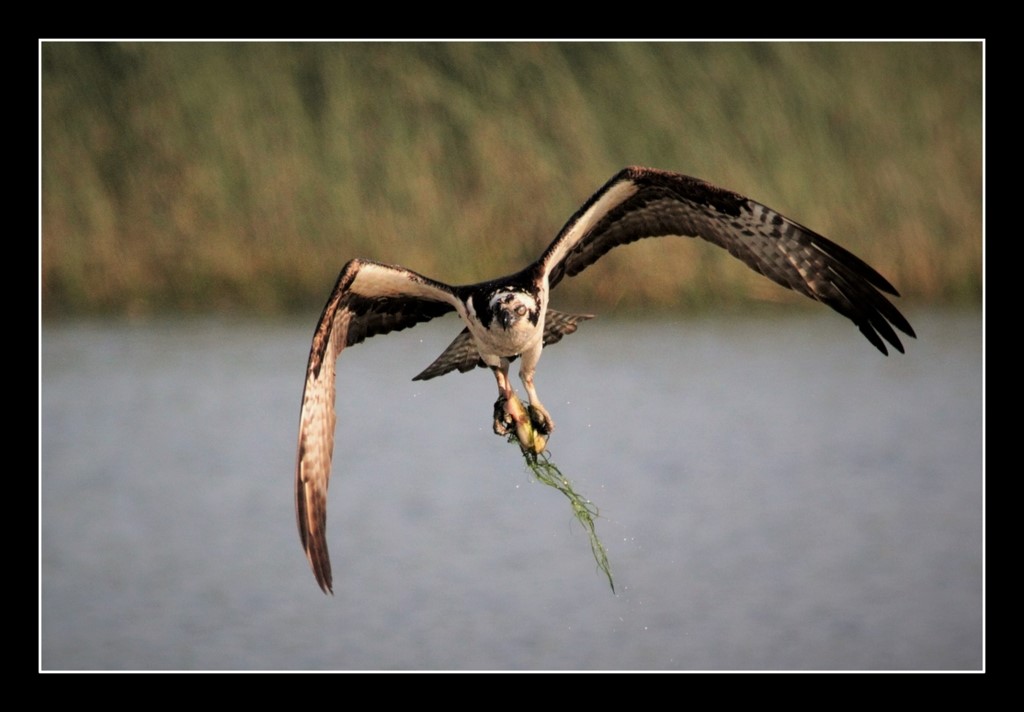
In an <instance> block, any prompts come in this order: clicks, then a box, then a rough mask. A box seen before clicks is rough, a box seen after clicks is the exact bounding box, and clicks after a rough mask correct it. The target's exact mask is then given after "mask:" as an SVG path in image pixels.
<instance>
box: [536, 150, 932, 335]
mask: <svg viewBox="0 0 1024 712" xmlns="http://www.w3.org/2000/svg"><path fill="white" fill-rule="evenodd" d="M671 235H675V236H681V237H699V238H701V239H704V240H707V241H708V242H711V243H713V244H716V245H718V246H719V247H722V248H724V249H725V250H727V251H728V252H729V254H731V255H732V256H733V257H736V258H737V259H739V260H741V261H742V262H744V263H745V264H746V265H747V266H748V267H750V268H751V269H753V270H754V271H756V272H758V273H760V274H762V275H764V276H765V277H767V278H768V279H770V280H772V281H773V282H776V283H777V284H780V285H782V286H783V287H786V288H788V289H792V290H794V291H796V292H799V293H801V294H803V295H805V296H807V297H810V298H811V299H814V300H817V301H819V302H822V303H824V304H826V305H828V306H829V307H831V308H832V309H834V310H836V311H837V312H839V313H840V314H842V315H843V316H845V317H847V318H849V319H850V320H852V321H853V322H854V324H856V325H857V326H858V328H859V329H860V331H861V333H863V334H864V336H865V337H867V339H868V341H870V342H871V343H872V344H873V345H874V346H875V347H876V348H878V349H879V350H880V351H881V352H882V353H884V354H887V353H888V351H887V349H886V347H885V342H886V341H887V342H889V344H891V345H892V346H893V347H894V348H896V349H897V350H899V351H901V352H902V351H903V345H902V344H901V343H900V340H899V337H898V336H897V334H896V332H895V330H894V329H893V328H892V327H893V326H895V327H896V329H899V330H900V331H902V332H903V333H904V334H907V335H908V336H915V334H914V330H913V328H911V326H910V323H909V322H908V321H907V320H906V319H905V318H904V317H903V315H902V314H901V313H900V312H899V311H898V310H897V309H896V307H894V306H893V305H892V303H891V302H889V300H888V299H886V298H885V296H884V295H883V294H882V293H883V292H884V293H886V294H891V295H893V296H899V293H898V292H897V291H896V289H895V288H894V287H893V286H892V285H891V284H890V283H889V282H888V281H887V280H886V279H885V278H884V277H883V276H882V275H880V274H879V273H878V272H877V271H876V270H875V269H874V268H872V267H871V266H870V265H868V264H867V263H866V262H864V261H863V260H861V259H860V258H859V257H857V256H855V255H854V254H852V253H851V252H849V251H847V250H845V249H843V248H842V247H840V246H839V245H837V244H835V243H834V242H832V241H831V240H828V239H827V238H825V237H823V236H822V235H819V234H818V233H816V232H814V231H813V230H809V229H808V228H806V227H804V226H803V225H800V224H799V223H797V222H794V221H792V220H790V219H789V218H787V217H785V216H783V215H781V214H779V213H777V212H776V211H774V210H772V209H771V208H769V207H767V206H765V205H762V204H761V203H758V202H755V201H753V200H751V199H749V198H746V197H744V196H742V195H740V194H738V193H734V192H732V191H729V190H725V189H723V188H718V187H716V186H714V185H711V184H710V183H706V182H704V181H702V180H699V179H697V178H691V177H689V176H684V175H681V174H679V173H669V172H666V171H659V170H654V169H651V168H638V167H632V168H625V169H623V170H622V171H620V172H619V173H617V174H616V175H615V176H613V177H612V178H611V180H609V181H608V182H607V183H606V184H605V185H604V186H603V187H602V188H601V189H600V190H599V191H597V193H595V194H594V195H593V196H592V197H591V198H590V199H589V200H588V201H587V202H586V203H584V204H583V206H582V207H581V208H580V209H579V210H578V211H577V212H576V214H574V215H573V216H572V217H571V218H570V219H569V221H568V222H567V223H566V224H565V227H563V228H562V230H561V232H559V234H558V237H556V238H555V240H554V242H552V243H551V245H550V246H549V247H548V248H547V250H545V252H544V254H543V255H542V256H541V258H540V260H539V261H538V265H539V268H540V270H541V271H542V272H544V273H546V274H547V276H548V283H549V284H550V286H551V287H552V288H554V287H555V285H557V284H558V283H559V282H561V281H562V279H563V278H564V277H566V276H569V277H572V276H574V275H577V274H579V273H580V272H582V271H583V270H584V269H586V268H587V267H589V266H590V265H592V264H594V262H596V261H597V260H598V259H600V258H601V257H602V256H603V255H605V254H607V253H608V251H609V250H611V249H613V248H615V247H618V246H620V245H626V244H629V243H631V242H635V241H637V240H641V239H644V238H647V237H664V236H671ZM883 339H884V341H883Z"/></svg>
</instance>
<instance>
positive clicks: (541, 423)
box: [529, 404, 555, 435]
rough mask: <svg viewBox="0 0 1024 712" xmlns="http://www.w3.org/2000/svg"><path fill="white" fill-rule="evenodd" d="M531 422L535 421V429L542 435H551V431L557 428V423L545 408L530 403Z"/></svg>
mask: <svg viewBox="0 0 1024 712" xmlns="http://www.w3.org/2000/svg"><path fill="white" fill-rule="evenodd" d="M529 411H530V422H531V423H533V429H534V430H536V431H537V432H538V433H540V434H541V435H550V434H551V431H552V430H554V429H555V423H554V421H553V420H551V416H550V415H548V412H547V411H546V410H544V409H543V408H541V407H539V406H535V405H532V404H531V405H530V408H529Z"/></svg>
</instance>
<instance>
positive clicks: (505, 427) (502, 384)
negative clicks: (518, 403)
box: [491, 359, 516, 437]
mask: <svg viewBox="0 0 1024 712" xmlns="http://www.w3.org/2000/svg"><path fill="white" fill-rule="evenodd" d="M491 371H493V372H494V378H495V379H496V380H497V381H498V400H496V401H495V402H494V433H495V434H496V435H501V436H502V437H504V436H506V435H508V434H509V433H511V432H512V431H513V430H514V429H515V424H516V422H515V418H514V417H513V415H512V413H510V412H509V408H508V402H509V400H511V399H512V398H515V393H513V392H512V384H511V383H509V380H508V361H507V360H505V359H502V363H501V364H500V365H498V366H491Z"/></svg>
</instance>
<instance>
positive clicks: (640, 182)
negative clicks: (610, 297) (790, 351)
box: [295, 167, 915, 593]
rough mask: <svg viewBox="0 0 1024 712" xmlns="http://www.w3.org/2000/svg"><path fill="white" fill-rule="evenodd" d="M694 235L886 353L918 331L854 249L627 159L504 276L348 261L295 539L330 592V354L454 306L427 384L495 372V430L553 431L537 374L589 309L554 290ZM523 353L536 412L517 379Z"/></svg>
mask: <svg viewBox="0 0 1024 712" xmlns="http://www.w3.org/2000/svg"><path fill="white" fill-rule="evenodd" d="M667 236H680V237H699V238H702V239H704V240H707V241H708V242H712V243H714V244H716V245H718V246H719V247H723V248H725V249H726V250H728V251H729V254H731V255H732V256H733V257H736V258H737V259H739V260H742V261H743V262H744V263H745V264H746V265H747V266H748V267H750V268H751V269H753V270H755V271H756V272H759V273H761V274H762V275H764V276H765V277H767V278H769V279H771V280H772V281H774V282H777V283H778V284H781V285H782V286H783V287H787V288H789V289H792V290H794V291H797V292H799V293H801V294H804V295H806V296H808V297H810V298H811V299H814V300H817V301H819V302H822V303H824V304H826V305H828V306H829V307H831V308H832V309H834V310H836V311H837V312H839V313H840V314H842V315H843V316H845V317H847V318H848V319H850V320H851V321H852V322H853V323H854V324H856V325H857V328H859V329H860V332H861V333H862V334H863V335H864V336H865V337H867V339H868V341H870V342H871V343H872V344H873V345H874V346H875V347H876V348H877V349H878V350H879V351H881V352H882V353H883V354H886V355H887V354H888V350H887V348H886V343H888V344H889V345H891V346H892V347H893V348H895V349H896V350H897V351H899V352H901V353H902V352H903V344H902V343H900V339H899V336H898V335H897V334H896V331H895V330H894V329H893V327H895V328H896V329H898V330H899V331H901V332H903V333H904V334H906V335H908V336H911V337H913V336H915V334H914V330H913V328H911V326H910V324H909V322H907V320H906V319H905V318H904V317H903V315H902V314H901V313H900V312H899V311H898V310H897V309H896V307H894V306H893V305H892V304H891V303H890V302H889V300H888V299H887V298H886V297H885V294H890V295H893V296H899V293H898V292H897V291H896V289H895V288H894V287H893V286H892V285H891V284H890V283H889V282H888V281H887V280H886V279H885V278H884V277H882V276H881V275H880V274H879V273H878V272H876V271H875V270H874V269H873V268H872V267H870V266H869V265H868V264H867V263H865V262H864V261H863V260H861V259H860V258H858V257H856V256H855V255H853V254H851V253H850V252H848V251H847V250H845V249H843V248H842V247H840V246H839V245H837V244H835V243H834V242H832V241H830V240H828V239H826V238H824V237H822V236H821V235H819V234H817V233H815V232H814V231H812V230H809V229H807V228H806V227H804V226H803V225H800V224H799V223H796V222H794V221H792V220H790V219H789V218H786V217H784V216H782V215H780V214H779V213H777V212H775V211H774V210H772V209H771V208H769V207H767V206H764V205H761V204H760V203H757V202H755V201H753V200H750V199H749V198H746V197H744V196H742V195H739V194H737V193H734V192H732V191H729V190H725V189H723V188H718V187H716V186H713V185H711V184H709V183H706V182H704V181H702V180H699V179H697V178H691V177H689V176H684V175H681V174H678V173H670V172H667V171H660V170H655V169H652V168H640V167H631V168H625V169H623V170H621V171H619V172H618V173H617V174H615V175H614V176H613V177H612V178H611V180H609V181H608V182H607V183H605V184H604V186H603V187H602V188H601V189H600V190H598V191H597V192H596V193H594V195H593V196H591V197H590V199H588V200H587V202H586V203H584V204H583V206H582V207H581V208H580V209H579V210H577V211H576V213H575V214H574V215H573V216H572V217H571V218H569V221H568V222H567V223H566V224H565V226H564V227H563V228H562V229H561V231H560V232H559V233H558V236H557V237H556V238H555V240H554V242H552V243H551V244H550V245H549V246H548V247H547V249H546V250H544V252H543V253H542V254H541V256H540V258H539V259H537V261H536V262H534V263H533V264H530V265H528V266H527V267H526V268H525V269H523V270H521V271H520V272H516V273H515V274H511V275H508V276H507V277H499V278H498V279H492V280H489V281H486V282H479V283H477V284H469V285H465V286H450V285H448V284H445V283H443V282H438V281H436V280H433V279H430V278H428V277H425V276H423V275H421V274H417V273H416V272H413V271H412V270H409V269H406V268H404V267H399V266H396V265H387V264H381V263H379V262H372V261H369V260H361V259H353V260H351V261H349V262H348V263H347V264H346V265H345V266H344V267H343V268H342V270H341V274H340V275H339V276H338V281H337V283H336V284H335V285H334V289H333V290H332V292H331V295H330V298H329V299H328V300H327V304H326V305H325V306H324V310H323V313H322V314H321V315H320V321H319V323H318V324H317V327H316V331H315V332H314V334H313V345H312V348H311V349H310V353H309V363H308V365H307V367H306V385H305V390H304V392H303V396H302V411H301V414H300V417H299V446H298V462H297V464H296V471H295V512H296V517H297V520H298V526H299V537H300V539H301V541H302V547H303V549H305V551H306V557H307V558H308V559H309V563H310V566H311V567H312V569H313V575H314V576H315V577H316V581H317V583H318V584H319V585H320V588H321V589H322V590H323V591H324V592H325V593H327V592H332V591H333V589H332V577H331V563H330V558H329V556H328V553H327V537H326V524H327V484H328V480H329V478H330V475H331V457H332V454H333V450H334V425H335V413H334V395H335V386H334V380H335V363H336V361H337V359H338V356H340V355H341V352H342V351H343V350H344V349H345V348H346V347H347V346H353V345H355V344H358V343H360V342H362V341H363V340H365V339H367V338H369V337H371V336H376V335H378V334H386V333H388V332H391V331H399V330H401V329H405V328H408V327H410V326H414V325H415V324H419V323H421V322H424V321H429V320H430V319H433V318H434V317H437V316H441V315H443V314H446V313H448V312H455V313H457V314H458V315H459V317H460V318H461V319H462V321H463V323H464V324H465V328H464V329H463V330H462V332H461V333H460V334H459V335H458V336H457V337H456V338H455V340H454V341H453V342H452V343H451V345H450V346H448V348H447V349H445V351H444V352H443V353H442V354H441V355H440V356H439V357H438V358H437V359H436V360H435V361H434V363H432V364H431V365H430V366H428V367H427V368H426V370H424V371H423V372H422V373H420V374H419V375H417V376H416V377H415V378H414V380H426V379H429V378H434V377H435V376H441V375H444V374H446V373H449V372H450V371H454V370H456V369H458V370H459V371H460V372H466V371H470V370H473V369H474V368H475V367H476V366H486V367H488V368H490V369H491V371H492V372H493V374H494V377H495V379H496V380H497V385H498V401H497V402H496V403H495V409H494V431H495V432H496V433H498V434H499V435H504V434H507V433H509V432H511V431H512V430H513V429H515V428H516V427H517V426H519V425H522V424H523V422H522V421H523V420H524V419H526V418H528V419H529V425H530V426H531V428H532V429H534V430H536V431H537V432H539V433H542V434H544V435H547V434H548V433H550V432H551V430H552V429H553V428H554V421H553V420H552V418H551V415H550V413H548V411H547V409H546V408H545V407H544V405H543V404H542V403H541V401H540V398H539V397H538V396H537V390H536V388H535V386H534V382H533V377H534V372H535V370H536V368H537V361H538V360H539V359H540V355H541V351H542V350H543V349H544V347H545V346H548V345H550V344H553V343H555V342H557V341H559V340H560V339H561V338H562V337H563V336H565V335H567V334H571V333H573V332H574V331H576V327H577V324H578V323H579V322H580V321H582V320H585V319H589V318H590V317H589V316H584V315H573V314H565V313H562V312H558V311H555V310H554V309H551V308H550V307H549V298H550V294H551V290H552V289H554V288H555V287H556V286H558V284H559V282H561V281H562V279H563V278H565V277H567V276H568V277H572V276H574V275H577V274H579V273H580V272H582V271H583V270H584V269H586V268H587V267H589V266H590V265H592V264H593V263H594V262H596V261H597V260H598V259H600V257H601V256H602V255H604V254H606V253H607V252H608V251H609V250H611V249H612V248H614V247H618V246H619V245H625V244H628V243H630V242H635V241H636V240H640V239H643V238H647V237H667ZM516 358H518V359H519V362H520V367H519V377H520V380H521V381H522V383H523V386H524V387H525V388H526V392H527V394H528V395H529V408H528V409H527V410H524V409H522V408H512V407H509V404H510V403H511V402H512V401H515V402H516V403H518V398H517V397H516V396H515V394H514V391H513V388H512V384H511V381H510V380H509V374H508V371H509V365H510V362H511V361H513V360H514V359H516Z"/></svg>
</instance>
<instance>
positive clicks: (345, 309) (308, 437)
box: [295, 260, 458, 593]
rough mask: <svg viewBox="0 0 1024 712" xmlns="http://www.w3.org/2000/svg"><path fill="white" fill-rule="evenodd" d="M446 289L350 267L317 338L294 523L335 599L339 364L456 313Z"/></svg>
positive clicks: (397, 272)
mask: <svg viewBox="0 0 1024 712" xmlns="http://www.w3.org/2000/svg"><path fill="white" fill-rule="evenodd" d="M456 304H458V300H457V299H456V297H455V295H454V294H453V293H452V290H451V288H450V287H449V286H448V285H445V284H442V283H440V282H435V281H433V280H431V279H428V278H427V277H424V276H422V275H419V274H416V273H415V272H412V271H411V270H407V269H404V268H402V267H396V266H392V265H384V264H380V263H377V262H370V261H367V260H351V261H350V262H349V263H348V264H346V265H345V267H344V268H342V270H341V274H340V275H339V276H338V281H337V283H336V284H335V286H334V290H333V291H332V292H331V296H330V298H329V299H328V300H327V304H326V306H324V310H323V313H322V314H321V315H320V321H319V323H318V324H317V327H316V331H315V332H314V334H313V345H312V348H311V349H310V352H309V363H308V365H307V366H306V386H305V390H304V391H303V394H302V411H301V413H300V415H299V446H298V457H297V462H296V466H295V516H296V520H297V522H298V526H299V538H300V539H301V541H302V548H303V549H304V550H305V552H306V557H307V558H308V559H309V564H310V566H311V567H312V568H313V575H314V576H315V577H316V581H317V583H318V584H319V585H320V588H321V589H323V590H324V592H325V593H326V592H332V585H333V584H332V578H331V561H330V557H329V555H328V552H327V538H326V532H325V529H326V525H327V485H328V481H329V479H330V476H331V458H332V455H333V452H334V424H335V413H334V397H335V386H334V380H335V362H336V361H337V359H338V356H340V355H341V352H342V351H343V350H344V349H345V347H346V346H352V345H354V344H358V343H360V342H361V341H363V340H365V339H367V338H369V337H371V336H375V335H377V334H386V333H388V332H390V331H399V330H401V329H405V328H408V327H410V326H414V325H415V324H418V323H420V322H424V321H428V320H430V319H433V318H434V317H436V316H440V315H442V314H445V313H447V312H450V311H454V310H455V309H456Z"/></svg>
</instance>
